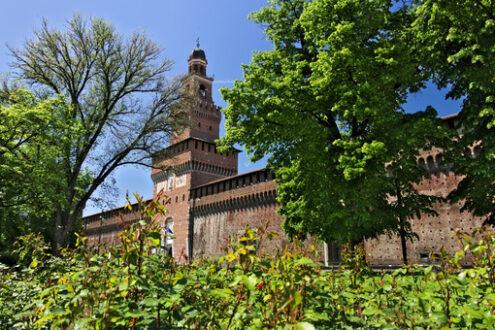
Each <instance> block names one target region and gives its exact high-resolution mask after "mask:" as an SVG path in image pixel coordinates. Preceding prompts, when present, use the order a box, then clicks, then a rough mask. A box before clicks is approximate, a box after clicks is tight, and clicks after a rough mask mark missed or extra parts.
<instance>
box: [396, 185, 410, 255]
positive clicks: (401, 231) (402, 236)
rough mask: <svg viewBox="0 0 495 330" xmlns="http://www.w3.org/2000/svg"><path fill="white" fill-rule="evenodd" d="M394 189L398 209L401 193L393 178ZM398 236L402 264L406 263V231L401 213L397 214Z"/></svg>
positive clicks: (400, 202)
mask: <svg viewBox="0 0 495 330" xmlns="http://www.w3.org/2000/svg"><path fill="white" fill-rule="evenodd" d="M395 191H396V194H397V206H398V208H399V209H401V208H402V193H401V190H400V186H399V183H398V182H397V180H395ZM399 236H400V243H401V246H402V262H403V263H404V265H407V264H408V260H407V242H406V231H405V229H404V219H403V217H402V216H401V215H399Z"/></svg>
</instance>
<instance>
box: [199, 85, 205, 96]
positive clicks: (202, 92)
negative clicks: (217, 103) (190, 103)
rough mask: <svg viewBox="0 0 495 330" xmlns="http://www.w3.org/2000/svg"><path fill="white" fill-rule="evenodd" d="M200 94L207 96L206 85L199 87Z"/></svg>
mask: <svg viewBox="0 0 495 330" xmlns="http://www.w3.org/2000/svg"><path fill="white" fill-rule="evenodd" d="M199 94H201V96H206V88H205V86H204V85H200V86H199Z"/></svg>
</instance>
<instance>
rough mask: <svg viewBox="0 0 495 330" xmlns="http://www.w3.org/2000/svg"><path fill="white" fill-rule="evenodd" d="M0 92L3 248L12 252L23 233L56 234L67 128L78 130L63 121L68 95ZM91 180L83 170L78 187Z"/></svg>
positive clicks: (0, 243)
mask: <svg viewBox="0 0 495 330" xmlns="http://www.w3.org/2000/svg"><path fill="white" fill-rule="evenodd" d="M0 97H1V102H0V235H1V237H0V238H1V239H0V251H2V252H4V251H6V252H8V250H10V249H11V247H12V245H11V244H12V243H13V241H14V239H15V238H16V237H18V236H19V235H24V234H27V233H29V232H41V233H43V235H44V236H45V237H47V238H53V230H54V225H55V220H54V218H55V210H56V205H57V203H58V202H59V200H60V199H61V198H63V192H64V191H65V189H66V186H65V182H64V181H63V180H61V176H62V174H63V173H62V172H61V164H60V160H61V158H60V155H61V154H62V147H63V142H62V140H61V139H60V138H61V136H62V133H61V132H69V131H70V132H71V134H72V136H76V135H77V134H78V132H77V129H75V127H73V126H72V125H70V124H69V125H68V123H67V122H63V121H61V120H60V118H61V117H63V114H64V113H67V112H68V111H69V110H68V109H69V106H68V104H67V102H66V101H65V98H64V97H63V96H59V97H57V98H52V99H46V100H40V99H38V98H36V97H35V96H34V95H33V94H32V93H31V92H29V91H27V90H23V89H14V90H8V89H6V88H4V89H3V90H2V94H1V95H0ZM88 180H89V177H88V175H87V173H81V174H80V176H79V179H78V181H77V183H78V186H77V188H78V189H80V190H81V191H85V189H86V188H87V184H88V182H89V181H88Z"/></svg>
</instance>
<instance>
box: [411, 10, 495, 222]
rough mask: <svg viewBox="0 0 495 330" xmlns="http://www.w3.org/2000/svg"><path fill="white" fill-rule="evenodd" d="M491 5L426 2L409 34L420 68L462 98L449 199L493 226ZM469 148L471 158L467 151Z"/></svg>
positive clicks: (494, 56)
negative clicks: (458, 177)
mask: <svg viewBox="0 0 495 330" xmlns="http://www.w3.org/2000/svg"><path fill="white" fill-rule="evenodd" d="M494 6H495V3H494V2H493V1H491V0H452V1H451V0H428V1H421V2H419V5H418V6H417V7H416V10H415V17H416V19H415V22H414V29H415V35H416V36H417V38H418V43H419V44H420V46H421V48H420V49H421V51H422V52H423V57H424V59H425V61H424V68H425V69H427V70H428V71H429V73H430V74H431V76H432V77H433V80H434V81H435V83H436V84H437V85H438V86H439V87H447V88H448V89H449V93H448V97H450V98H453V99H462V100H463V104H462V109H461V111H460V113H459V116H458V123H459V126H458V129H459V130H460V131H461V132H462V134H461V135H460V136H459V138H458V143H456V144H455V145H454V147H455V148H454V149H453V151H454V153H453V156H454V157H453V158H452V159H451V160H452V161H453V162H454V165H455V171H456V173H457V174H459V175H463V176H464V179H463V180H462V182H461V183H460V184H459V186H458V188H457V190H456V191H454V192H453V193H452V194H451V198H452V201H453V202H458V201H464V202H465V203H464V206H463V210H467V211H471V212H473V214H474V215H477V216H486V217H487V220H488V221H489V222H490V223H492V224H495V181H494V180H495V179H494V178H495V83H494V79H495V78H494V77H495V48H494V47H493V45H494V44H495V9H494ZM472 149H474V151H475V152H474V153H473V152H472Z"/></svg>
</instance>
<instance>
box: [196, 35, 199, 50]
mask: <svg viewBox="0 0 495 330" xmlns="http://www.w3.org/2000/svg"><path fill="white" fill-rule="evenodd" d="M196 48H199V37H197V38H196Z"/></svg>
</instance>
